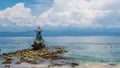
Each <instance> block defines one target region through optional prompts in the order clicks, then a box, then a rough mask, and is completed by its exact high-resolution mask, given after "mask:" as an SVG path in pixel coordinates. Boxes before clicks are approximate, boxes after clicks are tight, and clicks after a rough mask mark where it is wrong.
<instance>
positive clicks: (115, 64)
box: [109, 64, 117, 66]
mask: <svg viewBox="0 0 120 68" xmlns="http://www.w3.org/2000/svg"><path fill="white" fill-rule="evenodd" d="M109 65H111V66H117V65H116V64H109Z"/></svg>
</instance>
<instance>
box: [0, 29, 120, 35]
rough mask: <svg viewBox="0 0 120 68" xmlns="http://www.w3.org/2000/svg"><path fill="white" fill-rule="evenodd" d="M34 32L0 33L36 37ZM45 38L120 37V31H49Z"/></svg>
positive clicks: (44, 33)
mask: <svg viewBox="0 0 120 68" xmlns="http://www.w3.org/2000/svg"><path fill="white" fill-rule="evenodd" d="M35 35H36V33H35V31H34V30H29V31H24V32H8V31H6V32H0V36H35ZM42 35H43V36H120V29H49V30H48V29H47V30H43V32H42Z"/></svg>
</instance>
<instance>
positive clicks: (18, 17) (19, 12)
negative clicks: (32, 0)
mask: <svg viewBox="0 0 120 68" xmlns="http://www.w3.org/2000/svg"><path fill="white" fill-rule="evenodd" d="M35 20H36V16H33V15H31V9H30V8H25V7H24V4H23V3H18V4H16V5H15V6H13V7H8V8H7V9H5V10H3V11H0V26H11V27H18V26H27V27H32V26H34V23H35Z"/></svg>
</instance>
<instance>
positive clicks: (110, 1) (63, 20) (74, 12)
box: [39, 0, 120, 28]
mask: <svg viewBox="0 0 120 68" xmlns="http://www.w3.org/2000/svg"><path fill="white" fill-rule="evenodd" d="M119 4H120V1H119V0H89V1H87V0H55V1H54V5H53V7H52V8H51V9H50V10H48V11H47V12H45V13H44V14H42V15H40V16H39V19H40V20H41V21H43V22H45V24H46V25H47V24H48V25H49V26H51V27H67V26H71V27H79V28H80V27H85V28H86V27H103V25H106V26H105V27H107V26H109V24H110V25H111V24H112V23H113V24H114V22H109V23H107V24H104V23H101V22H99V21H97V20H98V19H101V20H102V18H104V17H107V16H108V15H110V14H111V13H115V12H114V11H118V10H119V9H118V7H115V8H113V7H114V5H116V6H119ZM109 6H113V7H109ZM103 20H104V19H103ZM107 20H109V18H108V19H107ZM118 23H119V22H118Z"/></svg>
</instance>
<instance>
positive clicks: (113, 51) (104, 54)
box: [0, 36, 120, 63]
mask: <svg viewBox="0 0 120 68" xmlns="http://www.w3.org/2000/svg"><path fill="white" fill-rule="evenodd" d="M34 38H35V37H0V48H1V53H8V52H12V51H17V50H21V49H25V48H31V44H32V42H33V41H34ZM43 38H44V40H45V41H46V44H47V46H62V47H64V48H66V49H67V50H68V51H69V52H68V53H66V54H65V56H66V57H69V58H71V59H73V60H75V61H78V62H109V63H120V36H57V37H43Z"/></svg>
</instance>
